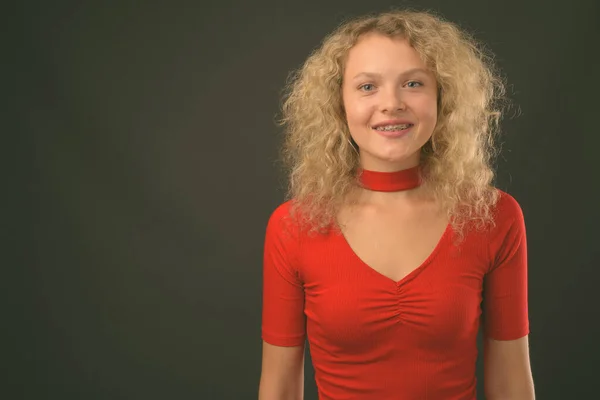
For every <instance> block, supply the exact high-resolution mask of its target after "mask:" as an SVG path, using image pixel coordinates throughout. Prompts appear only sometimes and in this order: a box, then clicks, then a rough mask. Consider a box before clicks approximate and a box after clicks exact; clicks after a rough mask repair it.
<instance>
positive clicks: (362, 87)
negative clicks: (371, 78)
mask: <svg viewBox="0 0 600 400" xmlns="http://www.w3.org/2000/svg"><path fill="white" fill-rule="evenodd" d="M369 88H370V89H369ZM374 88H375V85H373V84H372V83H365V84H364V85H360V86H359V87H358V89H359V90H362V91H364V92H370V91H371V90H373V89H374Z"/></svg>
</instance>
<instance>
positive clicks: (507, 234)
mask: <svg viewBox="0 0 600 400" xmlns="http://www.w3.org/2000/svg"><path fill="white" fill-rule="evenodd" d="M497 190H498V194H499V197H498V200H497V202H496V204H495V206H494V211H493V212H494V225H493V227H492V229H491V231H490V232H489V235H488V236H487V243H488V247H489V249H490V251H491V253H492V254H497V253H502V252H505V251H509V250H510V249H516V248H518V247H519V246H520V245H521V244H522V243H523V241H524V239H525V220H524V217H523V210H522V208H521V205H520V204H519V202H518V201H517V200H516V199H515V198H514V197H513V196H512V195H510V194H508V193H506V192H504V191H502V190H499V189H497Z"/></svg>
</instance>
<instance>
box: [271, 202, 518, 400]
mask: <svg viewBox="0 0 600 400" xmlns="http://www.w3.org/2000/svg"><path fill="white" fill-rule="evenodd" d="M289 208H290V202H289V201H288V202H285V203H283V204H281V205H280V206H279V207H277V209H276V210H275V211H274V212H273V213H272V215H271V217H270V219H269V222H268V226H267V229H266V237H265V247H264V265H263V320H262V338H263V340H265V341H266V342H267V343H270V344H272V345H276V346H299V345H302V344H304V342H305V340H306V339H308V343H309V347H310V352H311V358H312V361H313V366H314V370H315V379H316V384H317V388H318V391H319V398H320V399H322V400H325V399H335V400H342V399H361V400H371V399H372V400H386V399H407V400H408V399H419V400H422V399H443V400H453V399H456V400H458V399H461V400H466V399H475V398H476V378H475V363H476V358H477V332H478V330H479V321H480V317H481V316H482V311H483V328H484V335H485V336H486V337H489V338H493V339H497V340H512V339H517V338H520V337H522V336H525V335H527V334H528V333H529V320H528V311H527V248H526V236H525V224H524V219H523V213H522V210H521V208H520V206H519V204H518V203H517V201H516V200H515V199H514V198H513V197H512V196H510V195H509V194H507V193H505V192H502V191H500V199H499V201H498V203H497V205H496V206H495V216H496V217H495V221H496V225H495V226H494V227H492V228H488V229H487V230H485V231H476V230H471V231H468V232H466V234H465V237H464V239H463V240H462V241H460V242H455V241H454V240H453V239H454V232H453V229H452V228H451V226H450V225H448V227H447V228H446V231H445V233H444V234H443V236H442V238H441V240H440V241H439V243H438V244H437V247H436V248H435V250H434V251H433V252H432V254H431V255H430V256H429V257H428V258H427V260H426V261H425V262H424V263H423V264H422V265H420V266H419V267H418V268H417V269H416V270H414V271H413V272H411V273H410V274H408V275H407V276H406V277H405V278H404V279H402V280H401V281H399V282H394V281H393V280H391V279H389V278H387V277H385V276H384V275H382V274H380V273H378V272H377V271H375V270H374V269H372V268H370V267H369V266H368V265H366V264H365V263H364V262H362V261H361V259H360V258H359V257H358V256H357V255H356V254H355V253H354V252H353V251H352V249H351V248H350V246H349V244H348V242H347V241H346V240H345V238H344V236H343V235H342V234H341V233H340V232H339V230H331V231H330V233H328V234H326V235H307V234H306V233H303V232H301V231H300V230H299V229H298V227H297V226H296V225H294V224H293V223H292V222H291V221H292V219H291V218H285V217H286V216H287V215H289ZM482 301H483V302H482Z"/></svg>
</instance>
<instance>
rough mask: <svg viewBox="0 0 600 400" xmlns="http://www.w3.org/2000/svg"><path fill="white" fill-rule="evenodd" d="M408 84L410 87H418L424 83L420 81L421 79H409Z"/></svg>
mask: <svg viewBox="0 0 600 400" xmlns="http://www.w3.org/2000/svg"><path fill="white" fill-rule="evenodd" d="M406 86H408V87H409V88H416V87H419V86H423V83H421V82H419V81H408V82H407V83H406Z"/></svg>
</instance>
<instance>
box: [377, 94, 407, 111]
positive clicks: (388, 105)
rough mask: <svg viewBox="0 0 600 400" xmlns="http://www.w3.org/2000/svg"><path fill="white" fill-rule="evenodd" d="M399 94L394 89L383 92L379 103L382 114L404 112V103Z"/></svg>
mask: <svg viewBox="0 0 600 400" xmlns="http://www.w3.org/2000/svg"><path fill="white" fill-rule="evenodd" d="M400 92H401V91H400V90H398V89H396V88H393V89H389V90H386V91H385V92H384V96H383V98H382V102H381V111H382V112H388V113H393V112H396V111H403V110H406V103H405V101H404V98H403V96H402V94H401V93H400Z"/></svg>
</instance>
